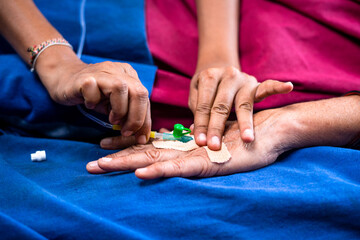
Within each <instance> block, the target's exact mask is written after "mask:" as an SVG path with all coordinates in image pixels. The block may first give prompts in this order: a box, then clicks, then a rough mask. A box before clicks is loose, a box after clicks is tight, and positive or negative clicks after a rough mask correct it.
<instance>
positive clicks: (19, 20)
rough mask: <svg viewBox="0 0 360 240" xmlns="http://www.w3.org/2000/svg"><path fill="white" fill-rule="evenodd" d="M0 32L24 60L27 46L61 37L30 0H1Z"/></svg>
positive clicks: (27, 56) (25, 59) (26, 56)
mask: <svg viewBox="0 0 360 240" xmlns="http://www.w3.org/2000/svg"><path fill="white" fill-rule="evenodd" d="M0 32H1V34H2V35H3V36H4V37H5V39H6V40H7V41H8V42H9V43H10V44H11V45H12V46H13V48H14V49H15V50H16V51H17V52H18V54H19V55H20V56H21V57H22V58H23V59H24V61H26V62H28V60H29V56H30V55H29V53H28V52H27V48H28V47H30V46H33V45H37V44H39V43H42V42H44V41H46V40H50V39H53V38H59V37H61V34H60V33H59V32H58V31H57V30H56V29H55V28H54V27H52V26H51V24H50V23H49V22H48V21H47V20H46V18H45V17H44V16H43V15H42V14H41V12H40V11H39V10H38V8H37V7H36V6H35V4H34V2H33V1H32V0H11V1H9V0H1V1H0Z"/></svg>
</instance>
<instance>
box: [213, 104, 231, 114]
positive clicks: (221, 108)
mask: <svg viewBox="0 0 360 240" xmlns="http://www.w3.org/2000/svg"><path fill="white" fill-rule="evenodd" d="M230 111H231V107H230V106H229V105H227V104H225V103H217V104H215V105H214V106H213V107H212V109H211V114H218V115H223V116H228V115H229V114H230Z"/></svg>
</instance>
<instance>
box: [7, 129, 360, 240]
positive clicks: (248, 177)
mask: <svg viewBox="0 0 360 240" xmlns="http://www.w3.org/2000/svg"><path fill="white" fill-rule="evenodd" d="M0 142H1V143H2V144H1V146H0V166H1V167H0V185H1V188H0V219H1V220H0V234H1V238H2V239H16V238H18V239H19V238H22V239H358V238H359V236H360V222H359V219H360V175H359V171H360V161H359V159H360V151H357V150H351V149H343V148H336V147H313V148H305V149H301V150H297V151H293V152H290V153H287V154H285V155H283V156H282V157H281V158H280V159H279V160H278V161H277V162H275V163H274V164H272V165H270V166H268V167H265V168H263V169H259V170H256V171H252V172H246V173H238V174H233V175H230V176H222V177H212V178H204V179H196V178H190V179H189V178H169V179H158V180H152V181H143V180H140V179H137V178H136V177H135V175H134V173H133V172H118V173H109V174H105V175H91V174H89V173H87V171H86V169H85V165H86V163H87V162H89V161H92V160H95V159H97V158H99V157H103V156H105V155H106V154H109V153H112V152H113V151H109V150H103V149H100V148H99V146H98V145H96V144H90V143H82V142H74V141H65V140H53V139H41V138H27V137H22V136H13V135H2V136H0ZM37 150H46V153H47V160H46V161H44V162H31V160H30V154H31V153H33V152H35V151H37Z"/></svg>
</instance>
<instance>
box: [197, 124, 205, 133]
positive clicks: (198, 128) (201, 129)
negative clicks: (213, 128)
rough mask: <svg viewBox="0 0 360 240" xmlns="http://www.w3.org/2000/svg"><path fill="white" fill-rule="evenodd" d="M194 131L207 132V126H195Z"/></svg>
mask: <svg viewBox="0 0 360 240" xmlns="http://www.w3.org/2000/svg"><path fill="white" fill-rule="evenodd" d="M194 129H196V131H199V130H200V131H201V132H203V131H204V132H207V130H208V125H205V124H197V125H196V126H195V127H194Z"/></svg>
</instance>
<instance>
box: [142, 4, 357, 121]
mask: <svg viewBox="0 0 360 240" xmlns="http://www.w3.org/2000/svg"><path fill="white" fill-rule="evenodd" d="M146 3H147V4H146V21H147V34H148V43H149V47H150V51H151V53H152V54H153V57H154V59H155V62H156V63H157V64H158V65H159V66H160V69H159V71H158V73H157V78H156V82H155V85H154V88H153V91H152V96H151V100H152V101H153V102H157V103H164V104H169V105H174V106H180V107H187V102H188V89H189V84H190V78H191V76H192V74H193V73H194V71H195V66H196V58H197V48H198V46H197V40H198V35H197V26H196V9H195V1H194V0H184V1H163V0H147V2H146ZM240 11H241V14H240V15H241V19H240V43H239V44H240V63H241V68H242V70H243V71H244V72H246V73H248V74H252V75H254V76H255V77H256V78H257V79H258V80H259V81H264V80H266V79H276V80H281V81H291V82H293V83H294V85H295V90H294V91H293V92H292V93H290V94H288V95H277V96H272V97H270V98H268V99H266V100H265V101H263V102H261V103H258V104H256V105H255V109H256V110H261V109H265V108H272V107H279V106H283V105H287V104H291V103H295V102H302V101H310V100H317V99H322V98H329V97H333V96H339V95H341V94H343V93H345V92H347V91H351V90H360V24H359V23H360V3H358V2H356V1H350V0H348V1H345V0H278V1H268V0H242V1H241V10H240ZM153 117H154V116H153Z"/></svg>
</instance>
